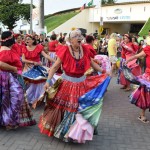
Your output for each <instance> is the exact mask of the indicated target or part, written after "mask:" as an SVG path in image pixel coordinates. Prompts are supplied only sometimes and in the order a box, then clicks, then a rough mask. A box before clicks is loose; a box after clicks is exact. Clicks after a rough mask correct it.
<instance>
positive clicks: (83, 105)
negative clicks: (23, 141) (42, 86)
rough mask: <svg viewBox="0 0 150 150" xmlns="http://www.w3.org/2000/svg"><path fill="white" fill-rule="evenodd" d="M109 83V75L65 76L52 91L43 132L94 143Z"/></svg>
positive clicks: (70, 139) (41, 123)
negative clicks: (95, 131)
mask: <svg viewBox="0 0 150 150" xmlns="http://www.w3.org/2000/svg"><path fill="white" fill-rule="evenodd" d="M109 82H110V77H107V75H105V74H102V75H97V76H88V77H85V76H82V77H80V78H74V77H69V76H67V75H65V74H63V75H62V79H59V80H58V81H56V83H55V84H54V85H53V86H52V87H51V88H50V89H49V91H48V95H47V103H46V106H45V110H44V112H43V114H42V115H41V117H40V121H39V128H40V131H41V133H43V134H46V135H48V136H55V137H57V138H59V139H62V140H63V141H66V142H68V141H76V142H78V143H84V142H85V141H86V140H92V138H93V133H94V130H95V129H96V127H97V124H98V120H99V117H100V113H101V109H102V101H103V95H104V93H105V91H106V88H107V86H108V84H109Z"/></svg>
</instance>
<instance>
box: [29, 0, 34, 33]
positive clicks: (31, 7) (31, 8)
mask: <svg viewBox="0 0 150 150" xmlns="http://www.w3.org/2000/svg"><path fill="white" fill-rule="evenodd" d="M32 10H33V0H31V4H30V34H32V31H33V30H32Z"/></svg>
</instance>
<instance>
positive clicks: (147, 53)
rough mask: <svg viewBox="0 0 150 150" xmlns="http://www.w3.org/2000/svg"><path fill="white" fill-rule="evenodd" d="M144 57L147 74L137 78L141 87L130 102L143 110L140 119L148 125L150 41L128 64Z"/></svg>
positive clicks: (128, 60) (133, 94) (149, 106)
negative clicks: (146, 113)
mask: <svg viewBox="0 0 150 150" xmlns="http://www.w3.org/2000/svg"><path fill="white" fill-rule="evenodd" d="M142 57H145V58H146V69H145V73H144V74H143V75H140V76H138V77H137V78H136V79H137V81H138V82H140V86H139V87H138V88H137V89H136V90H135V91H134V92H133V93H132V94H131V96H130V101H131V103H133V104H135V105H136V106H137V107H139V108H141V109H142V111H141V113H140V116H139V117H138V119H139V120H140V121H142V122H143V123H148V122H149V121H148V120H147V119H146V116H145V111H146V109H150V40H147V46H146V47H144V48H143V50H142V51H141V52H140V53H139V54H136V55H134V56H132V57H130V58H128V59H127V61H126V64H129V63H130V62H132V61H133V60H136V59H138V58H142Z"/></svg>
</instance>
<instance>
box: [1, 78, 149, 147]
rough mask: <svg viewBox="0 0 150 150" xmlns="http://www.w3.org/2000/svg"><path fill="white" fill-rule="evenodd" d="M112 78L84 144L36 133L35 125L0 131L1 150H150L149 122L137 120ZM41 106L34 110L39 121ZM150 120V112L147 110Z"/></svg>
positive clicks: (125, 95)
mask: <svg viewBox="0 0 150 150" xmlns="http://www.w3.org/2000/svg"><path fill="white" fill-rule="evenodd" d="M129 94H130V92H124V91H123V90H121V89H120V86H119V85H117V84H116V80H115V78H114V79H112V81H111V84H110V86H109V88H108V91H107V93H106V94H105V98H104V106H103V111H102V115H101V118H100V122H99V126H98V132H99V133H98V135H96V136H94V140H93V141H91V142H87V143H85V144H74V143H64V142H62V141H60V140H58V139H56V138H51V137H47V136H46V135H42V134H40V133H39V129H38V127H37V125H36V126H33V127H26V128H19V129H17V130H15V131H5V130H4V129H2V128H1V129H0V150H150V123H149V124H143V123H142V122H140V121H139V120H137V117H138V115H139V111H140V110H139V109H138V108H136V107H135V106H134V105H132V104H130V102H129V100H128V95H129ZM42 111H43V107H41V108H38V109H37V110H35V111H34V116H35V118H36V120H37V121H38V119H39V116H40V114H41V113H42ZM147 118H148V119H149V120H150V113H149V112H148V111H147Z"/></svg>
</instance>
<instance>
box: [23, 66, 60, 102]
mask: <svg viewBox="0 0 150 150" xmlns="http://www.w3.org/2000/svg"><path fill="white" fill-rule="evenodd" d="M24 71H25V72H24V73H23V77H24V79H25V81H26V85H27V89H26V93H27V99H28V102H29V103H30V104H33V103H34V102H36V101H38V100H39V99H40V97H41V96H42V95H43V94H44V92H45V91H44V84H45V82H46V79H47V76H48V72H47V71H48V70H47V68H46V69H45V68H44V67H42V66H32V67H31V66H30V67H29V66H28V65H26V66H25V69H24ZM58 77H59V76H57V75H54V77H53V79H52V82H51V85H52V84H53V83H55V81H56V80H57V78H58Z"/></svg>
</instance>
